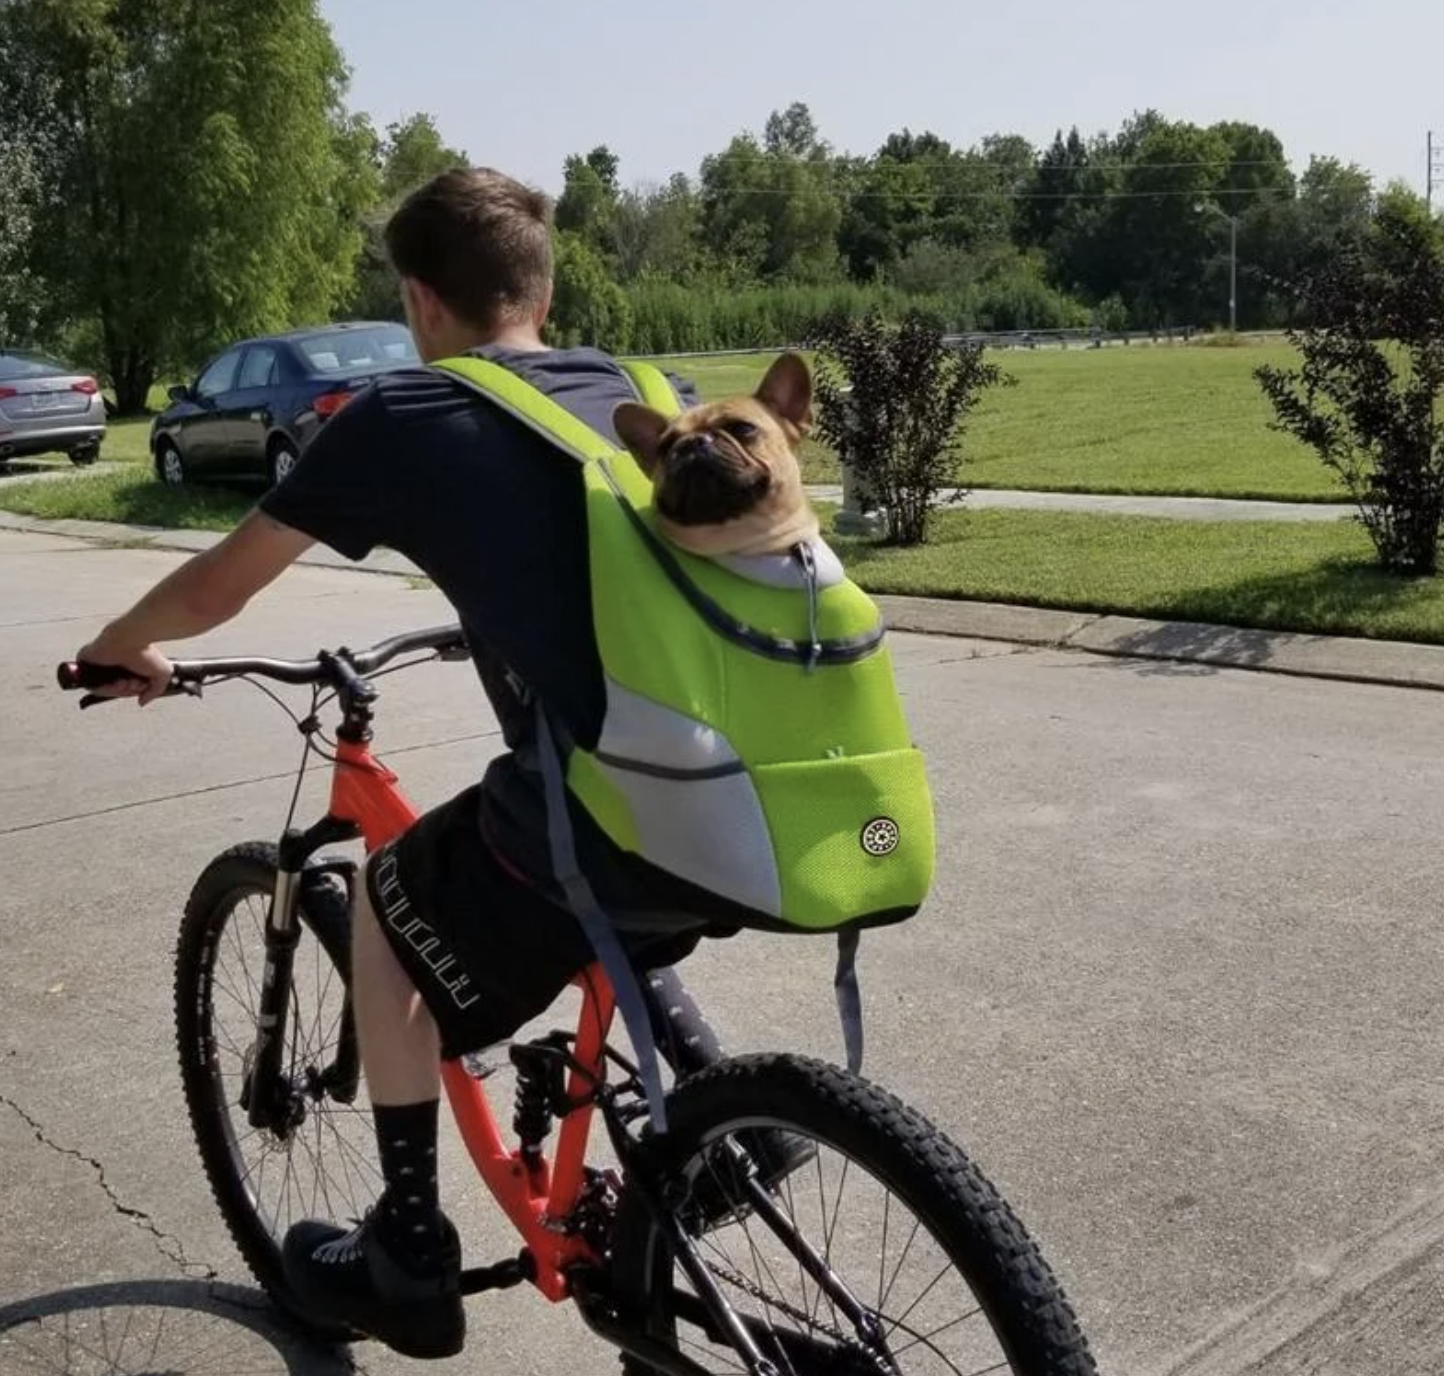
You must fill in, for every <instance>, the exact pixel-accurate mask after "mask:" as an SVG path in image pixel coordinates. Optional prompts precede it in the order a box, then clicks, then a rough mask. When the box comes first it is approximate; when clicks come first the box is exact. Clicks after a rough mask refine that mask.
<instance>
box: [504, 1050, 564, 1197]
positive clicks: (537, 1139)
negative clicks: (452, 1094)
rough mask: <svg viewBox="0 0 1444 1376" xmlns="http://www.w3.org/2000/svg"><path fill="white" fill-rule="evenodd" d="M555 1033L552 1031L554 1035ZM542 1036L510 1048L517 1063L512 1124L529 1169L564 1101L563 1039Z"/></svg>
mask: <svg viewBox="0 0 1444 1376" xmlns="http://www.w3.org/2000/svg"><path fill="white" fill-rule="evenodd" d="M555 1035H556V1034H553V1037H554V1036H555ZM553 1037H543V1038H541V1039H540V1040H539V1041H535V1042H527V1043H524V1044H522V1045H520V1046H517V1045H513V1046H512V1048H511V1063H512V1065H514V1066H515V1067H516V1115H515V1117H514V1118H513V1119H512V1128H513V1129H514V1131H515V1132H516V1136H517V1142H518V1144H519V1146H520V1149H521V1159H522V1162H523V1164H524V1165H525V1166H526V1168H527V1170H528V1171H534V1170H536V1169H537V1167H538V1166H540V1164H541V1160H542V1144H543V1143H544V1142H545V1141H546V1139H547V1135H548V1134H549V1133H550V1132H551V1130H552V1123H553V1122H554V1120H555V1118H556V1114H557V1113H558V1112H559V1111H561V1109H562V1106H563V1105H564V1102H565V1094H566V1090H565V1058H566V1041H565V1039H564V1038H563V1039H562V1040H561V1041H560V1042H558V1041H554V1040H553Z"/></svg>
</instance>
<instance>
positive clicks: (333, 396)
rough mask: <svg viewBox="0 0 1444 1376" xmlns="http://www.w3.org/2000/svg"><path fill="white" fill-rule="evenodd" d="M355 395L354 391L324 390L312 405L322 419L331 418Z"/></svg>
mask: <svg viewBox="0 0 1444 1376" xmlns="http://www.w3.org/2000/svg"><path fill="white" fill-rule="evenodd" d="M355 395H356V394H355V393H354V392H322V393H321V395H320V396H318V397H317V398H316V400H315V401H313V402H312V403H311V405H312V406H313V407H314V408H315V412H316V414H317V415H318V416H320V417H321V419H322V420H329V419H330V418H331V417H332V416H334V415H335V414H336V412H337V411H339V410H340V409H341V408H342V407H343V406H344V405H345V404H346V403H347V402H348V401H350V400H351V398H352V397H353V396H355Z"/></svg>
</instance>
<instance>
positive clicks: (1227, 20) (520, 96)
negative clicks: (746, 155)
mask: <svg viewBox="0 0 1444 1376" xmlns="http://www.w3.org/2000/svg"><path fill="white" fill-rule="evenodd" d="M321 8H322V10H323V12H324V13H325V14H326V17H327V18H328V19H329V20H330V22H331V24H332V28H333V30H334V32H335V35H336V38H337V41H338V42H339V43H340V45H341V48H342V49H343V51H344V52H345V54H346V58H347V61H348V62H349V64H350V66H351V68H352V84H351V90H350V94H349V98H348V99H349V104H350V106H351V108H353V109H356V110H364V111H367V112H368V113H370V115H371V116H372V118H373V120H374V121H375V123H376V125H377V127H378V128H384V127H385V125H386V124H388V123H390V122H391V121H393V120H396V119H400V118H403V117H405V116H406V115H408V114H411V113H413V112H415V111H419V110H424V111H427V112H429V113H431V114H432V115H433V116H434V117H435V118H436V121H437V124H438V126H439V128H440V130H441V132H442V135H443V136H444V137H445V139H446V140H447V142H448V143H450V144H451V145H452V146H453V147H457V148H459V149H461V150H462V151H463V152H465V153H466V154H467V156H468V157H469V158H470V159H471V161H472V162H473V163H478V164H485V165H489V166H493V167H498V168H501V169H502V170H504V171H506V172H509V173H511V174H512V175H513V176H516V177H519V178H521V179H522V180H524V181H528V182H531V183H533V184H534V185H538V186H541V187H542V188H543V189H545V190H547V191H551V192H553V193H555V192H557V191H559V190H560V188H561V177H562V161H563V159H564V158H565V157H566V156H567V155H568V154H569V153H578V152H586V151H587V150H588V149H590V148H593V147H595V146H596V145H597V144H602V143H604V144H606V145H608V146H609V147H610V148H611V150H612V151H613V152H614V153H616V154H617V155H618V157H619V158H620V159H621V168H620V179H621V181H622V184H623V185H624V186H630V185H633V184H636V183H639V182H654V181H662V180H665V179H666V178H667V177H668V176H670V175H671V174H672V173H674V172H686V173H688V174H689V175H695V174H696V171H697V168H698V166H699V164H700V163H701V160H702V158H703V157H704V156H706V155H707V154H708V153H712V152H718V151H720V150H721V149H722V148H724V147H725V146H726V144H727V142H728V141H729V140H730V139H731V138H732V136H733V135H734V134H737V133H740V132H742V131H744V130H752V131H754V132H756V133H759V134H760V132H761V130H762V126H763V124H764V123H765V122H766V119H767V116H768V114H769V113H770V112H771V111H773V110H775V109H782V108H785V107H786V106H787V105H789V104H790V103H791V102H793V101H797V100H800V101H803V102H805V103H806V104H807V105H808V106H809V108H810V109H811V111H812V115H813V119H814V120H815V121H816V123H817V126H818V128H819V131H820V132H821V134H822V136H823V137H824V138H825V139H826V140H827V141H828V142H829V143H830V144H831V145H832V146H833V148H834V149H836V150H837V151H839V152H849V153H859V154H866V153H871V152H873V151H875V150H876V148H877V147H878V145H879V144H880V143H882V141H883V140H884V139H885V138H886V137H887V135H888V134H889V133H892V132H893V131H895V130H899V129H902V128H905V127H906V128H910V129H912V130H913V131H914V132H921V131H922V130H925V129H926V130H931V131H932V132H934V133H936V134H938V135H940V136H941V137H942V138H945V139H947V140H948V141H949V142H950V143H952V144H954V145H956V146H961V147H967V146H970V145H972V144H974V143H976V142H977V141H978V140H980V139H981V138H982V137H983V136H984V135H985V134H989V133H1019V134H1023V135H1025V136H1027V137H1028V138H1030V139H1031V140H1032V141H1033V142H1034V143H1046V142H1048V141H1050V140H1051V139H1052V137H1053V134H1054V132H1055V131H1056V130H1057V129H1058V128H1060V127H1061V128H1063V129H1065V130H1066V129H1067V128H1069V127H1070V126H1072V125H1074V124H1076V125H1078V126H1079V128H1080V129H1081V130H1082V131H1083V133H1084V134H1090V133H1095V132H1100V131H1105V130H1107V131H1112V130H1115V129H1116V128H1117V127H1118V125H1119V124H1120V123H1121V122H1122V121H1123V120H1124V119H1125V118H1127V117H1128V115H1129V114H1131V113H1132V112H1134V111H1135V110H1144V109H1148V108H1150V107H1152V108H1155V109H1157V110H1159V111H1161V112H1162V113H1163V114H1164V115H1166V116H1167V117H1169V118H1170V119H1179V120H1191V121H1193V122H1195V123H1199V124H1209V123H1213V122H1214V121H1216V120H1222V119H1235V120H1244V121H1249V122H1252V123H1256V124H1261V125H1264V126H1266V127H1268V128H1271V129H1272V130H1273V131H1274V132H1275V133H1276V134H1278V136H1279V137H1280V139H1282V141H1283V145H1284V150H1285V152H1286V154H1287V155H1288V157H1289V160H1290V161H1291V162H1292V163H1293V164H1294V166H1295V168H1296V169H1300V170H1301V169H1302V168H1303V167H1304V166H1306V165H1307V163H1308V160H1309V157H1310V155H1312V154H1315V153H1317V154H1326V155H1331V156H1334V157H1338V158H1340V159H1342V160H1344V161H1345V162H1356V163H1358V164H1360V165H1361V166H1362V167H1364V168H1366V169H1367V170H1368V171H1370V172H1372V173H1373V174H1374V175H1375V177H1376V178H1377V179H1378V180H1379V181H1380V183H1383V182H1386V181H1388V180H1391V179H1393V178H1401V179H1403V180H1405V181H1407V182H1408V183H1409V184H1410V185H1412V186H1414V187H1415V188H1416V189H1417V190H1419V191H1421V192H1422V191H1423V190H1424V183H1425V162H1426V158H1425V144H1426V134H1427V131H1428V130H1430V129H1431V128H1432V129H1433V130H1434V131H1435V134H1436V135H1437V136H1438V143H1439V144H1441V145H1444V2H1441V0H1199V2H1197V3H1188V4H1183V3H1179V0H1071V2H1070V0H1014V2H1013V3H1011V4H1009V3H1001V4H1000V3H992V4H987V5H982V4H977V3H971V2H970V0H878V2H877V3H873V4H870V5H868V6H867V7H866V8H865V9H864V7H863V6H862V5H861V3H860V0H853V6H852V7H851V8H849V5H848V4H847V0H833V3H831V4H823V3H820V0H765V2H764V0H727V3H726V4H715V3H713V4H706V3H701V0H692V3H688V2H687V0H671V3H661V2H660V0H611V3H605V0H527V3H512V4H506V5H502V4H497V3H494V2H493V0H385V3H383V0H322V3H321ZM849 16H851V17H849ZM1438 161H1439V162H1440V164H1441V170H1444V153H1441V154H1439V157H1438ZM1435 180H1436V187H1437V188H1444V176H1437V175H1436V179H1435ZM1440 203H1441V201H1440V194H1439V191H1438V190H1436V196H1435V204H1436V205H1439V204H1440Z"/></svg>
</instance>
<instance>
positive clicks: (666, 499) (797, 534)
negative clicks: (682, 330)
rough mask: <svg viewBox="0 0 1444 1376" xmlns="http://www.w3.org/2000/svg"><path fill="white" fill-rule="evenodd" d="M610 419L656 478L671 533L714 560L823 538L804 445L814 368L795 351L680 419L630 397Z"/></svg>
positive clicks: (661, 520)
mask: <svg viewBox="0 0 1444 1376" xmlns="http://www.w3.org/2000/svg"><path fill="white" fill-rule="evenodd" d="M612 424H613V426H614V428H615V429H616V431H617V435H618V437H619V438H620V439H621V441H622V443H623V444H625V445H626V447H627V449H628V451H629V452H630V453H631V455H632V457H633V458H635V459H636V461H637V463H638V464H639V465H640V467H641V469H642V472H643V473H644V474H645V475H646V476H647V477H648V478H649V479H650V480H651V482H652V488H653V493H654V498H653V500H654V504H655V509H656V513H657V525H658V529H659V531H660V533H661V534H662V535H663V537H664V538H666V539H667V540H669V541H670V542H671V543H673V544H675V545H676V546H677V547H678V548H679V549H684V550H686V551H687V552H688V553H690V554H698V555H702V556H703V557H706V558H713V559H715V558H718V557H722V556H743V557H746V556H750V555H764V554H784V553H786V552H788V551H789V550H791V549H792V548H794V547H795V546H797V545H799V544H811V543H812V542H813V541H815V540H817V538H818V536H819V533H820V528H819V525H818V520H817V515H816V513H815V512H814V511H813V509H812V504H811V503H810V502H809V501H808V499H807V493H806V491H805V490H804V488H803V485H802V465H801V463H800V462H799V460H798V449H799V448H800V446H801V444H802V441H803V439H804V438H806V436H807V435H808V433H809V432H810V431H811V429H812V374H811V373H810V372H808V369H807V364H806V363H805V362H804V361H803V360H802V358H800V357H799V356H798V355H797V354H794V353H785V354H783V355H782V356H781V357H780V358H778V359H777V361H776V362H775V363H773V365H772V366H771V367H770V368H769V369H768V370H767V373H766V375H765V376H764V377H763V379H762V382H761V384H760V385H759V386H758V388H757V391H756V392H754V393H753V394H752V395H751V396H739V397H730V398H728V399H727V400H725V401H713V402H705V403H703V404H702V405H700V406H693V407H689V408H688V409H687V410H685V411H683V412H682V414H681V415H680V416H677V417H676V418H675V419H673V420H668V419H667V417H665V416H664V415H662V414H661V412H659V411H654V410H652V408H651V407H649V406H642V405H640V404H639V403H637V402H630V401H628V402H623V403H622V404H621V405H620V406H618V407H617V409H616V410H615V411H614V412H613V414H612Z"/></svg>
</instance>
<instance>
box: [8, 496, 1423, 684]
mask: <svg viewBox="0 0 1444 1376" xmlns="http://www.w3.org/2000/svg"><path fill="white" fill-rule="evenodd" d="M0 530H11V531H17V532H20V533H24V534H31V535H60V536H65V537H68V538H70V539H75V540H88V541H93V542H95V543H97V544H104V545H124V546H126V547H128V548H138V549H154V550H176V551H182V552H186V553H196V552H198V551H200V550H204V549H209V548H210V547H211V546H212V545H213V544H215V543H216V541H217V540H218V539H220V536H219V535H218V534H217V533H216V532H215V531H206V530H167V529H161V528H158V527H155V526H130V525H118V524H114V523H111V522H105V521H70V520H66V521H44V520H40V519H38V518H35V517H29V516H18V515H15V514H14V513H12V512H8V511H0ZM296 562H297V563H299V564H303V565H307V566H310V567H318V568H333V569H347V570H351V571H353V572H354V571H359V572H362V573H372V574H381V575H385V576H389V577H410V578H421V577H424V576H425V575H423V574H422V572H421V570H420V569H418V568H417V567H416V565H414V564H413V563H411V561H410V560H408V559H406V558H404V557H403V556H402V555H399V554H396V553H395V552H393V551H391V550H378V551H376V552H374V553H373V554H372V555H371V556H370V557H369V558H367V559H365V560H363V561H362V562H360V563H353V562H351V561H350V560H349V559H346V558H344V557H343V556H342V555H339V554H337V553H335V551H333V550H330V549H327V548H325V547H324V546H319V545H318V546H315V547H313V548H312V549H311V550H310V551H308V552H307V553H306V554H303V555H302V556H301V558H300V559H298V560H297V561H296ZM874 597H875V600H876V601H877V603H878V605H879V607H881V609H882V612H883V615H884V617H885V618H886V620H887V624H888V626H889V628H890V629H892V630H895V631H908V632H912V633H914V634H918V635H935V636H951V637H958V638H966V639H970V640H992V641H1000V642H1004V643H1008V644H1015V645H1029V646H1033V647H1036V648H1039V649H1054V650H1075V651H1081V652H1085V653H1088V654H1095V655H1109V656H1112V657H1114V658H1119V659H1147V660H1160V661H1169V662H1173V663H1179V664H1198V665H1203V666H1207V667H1209V668H1214V669H1243V670H1250V671H1253V672H1256V673H1270V674H1284V675H1289V676H1293V677H1296V678H1312V679H1331V680H1336V681H1340V682H1345V683H1366V684H1376V685H1380V686H1384V687H1389V688H1422V689H1429V690H1433V691H1436V692H1439V691H1444V646H1441V645H1421V644H1416V643H1414V642H1412V641H1401V640H1368V639H1364V638H1363V637H1353V636H1327V635H1307V634H1301V633H1299V632H1296V631H1265V630H1258V629H1254V628H1250V627H1243V626H1215V625H1210V624H1207V623H1204V622H1193V621H1150V620H1147V619H1144V618H1141V617H1132V616H1118V615H1114V614H1112V613H1107V612H1083V611H1067V610H1060V609H1057V608H1051V607H1026V606H1019V605H1016V604H1013V603H1003V602H969V601H953V600H950V599H946V598H937V597H902V596H898V595H895V594H889V593H878V594H874Z"/></svg>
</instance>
